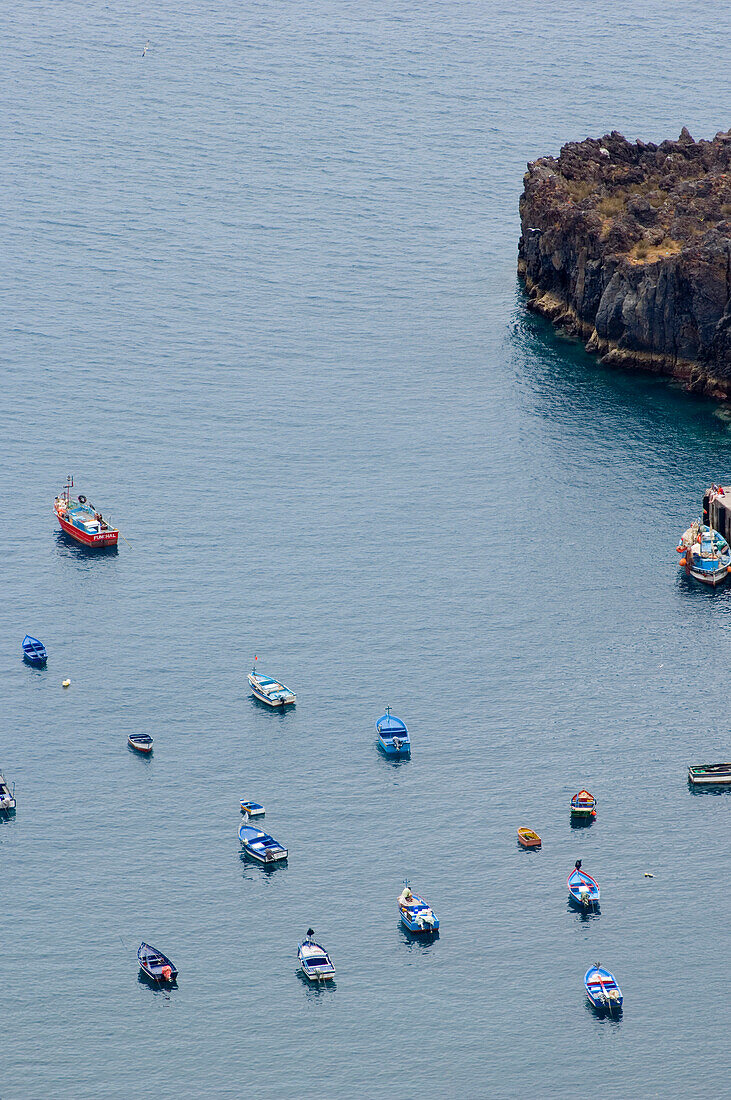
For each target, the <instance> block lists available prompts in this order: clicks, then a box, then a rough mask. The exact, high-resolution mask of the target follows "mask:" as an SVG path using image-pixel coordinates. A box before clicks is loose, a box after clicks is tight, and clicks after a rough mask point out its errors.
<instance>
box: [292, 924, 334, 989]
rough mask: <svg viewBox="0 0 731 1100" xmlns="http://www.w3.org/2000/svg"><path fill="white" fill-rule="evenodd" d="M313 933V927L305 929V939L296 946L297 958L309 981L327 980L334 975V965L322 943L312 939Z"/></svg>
mask: <svg viewBox="0 0 731 1100" xmlns="http://www.w3.org/2000/svg"><path fill="white" fill-rule="evenodd" d="M314 934H315V930H314V928H308V929H307V939H306V940H303V941H302V943H301V944H300V945H299V947H298V948H297V958H298V959H299V961H300V967H301V969H302V973H303V974H304V976H305V977H306V978H309V980H310V981H311V982H325V981H329V980H330V979H331V978H334V977H335V967H334V966H333V962H332V959H331V958H330V956H329V955H328V953H327V951H326V950H325V948H324V947H323V946H322V944H321V943H317V942H316V941H315V940H313V939H312V937H313V936H314Z"/></svg>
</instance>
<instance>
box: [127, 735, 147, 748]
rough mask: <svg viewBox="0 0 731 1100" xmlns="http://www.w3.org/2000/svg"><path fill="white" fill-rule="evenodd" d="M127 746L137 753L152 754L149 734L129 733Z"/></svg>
mask: <svg viewBox="0 0 731 1100" xmlns="http://www.w3.org/2000/svg"><path fill="white" fill-rule="evenodd" d="M127 744H128V745H129V746H130V747H131V748H133V749H137V752H152V738H151V737H150V735H149V733H131V734H130V735H129V737H128V738H127Z"/></svg>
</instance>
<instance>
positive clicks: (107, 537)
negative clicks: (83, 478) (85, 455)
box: [53, 477, 119, 550]
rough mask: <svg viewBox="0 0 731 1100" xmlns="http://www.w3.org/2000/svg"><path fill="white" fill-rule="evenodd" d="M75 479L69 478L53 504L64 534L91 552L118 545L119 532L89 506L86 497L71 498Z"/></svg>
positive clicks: (92, 506)
mask: <svg viewBox="0 0 731 1100" xmlns="http://www.w3.org/2000/svg"><path fill="white" fill-rule="evenodd" d="M73 487H74V479H73V478H72V477H68V478H67V479H66V485H65V486H64V488H63V491H62V493H61V495H60V496H57V497H56V499H55V500H54V502H53V510H54V512H55V513H56V518H57V519H58V522H59V524H60V525H61V530H62V531H63V532H64V534H66V535H69V536H70V537H71V538H72V539H74V540H75V541H76V542H80V543H81V545H82V546H86V547H88V548H89V549H91V550H104V549H106V548H108V547H113V546H116V545H117V540H118V538H119V531H117V530H116V528H114V527H112V526H111V524H109V523H107V521H106V520H105V519H104V517H103V516H102V514H101V512H97V511H96V509H95V508H94V505H93V504H89V502H88V501H87V499H86V497H85V496H79V498H78V500H73V499H72V498H71V490H72V489H73Z"/></svg>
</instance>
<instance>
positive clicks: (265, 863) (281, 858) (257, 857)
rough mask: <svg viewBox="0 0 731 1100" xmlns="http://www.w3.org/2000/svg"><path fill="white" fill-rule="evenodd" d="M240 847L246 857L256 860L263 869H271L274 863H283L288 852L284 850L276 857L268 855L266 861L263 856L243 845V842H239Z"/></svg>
mask: <svg viewBox="0 0 731 1100" xmlns="http://www.w3.org/2000/svg"><path fill="white" fill-rule="evenodd" d="M241 847H242V848H243V849H244V852H245V853H246V855H247V856H249V857H250V858H251V859H254V860H256V862H257V863H261V865H262V866H263V867H273V866H274V864H275V863H285V862H286V861H287V856H288V855H289V852H288V851H287V849H286V848H285V849H284V851H283V852H281V853H279V854H277V855H270V856H269V859H267V858H266V856H265V855H262V854H261V853H260V852H255V851H254V850H253V848H250V847H249V846H248V844H244V842H243V840H242V841H241Z"/></svg>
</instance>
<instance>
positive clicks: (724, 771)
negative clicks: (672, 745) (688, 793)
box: [688, 764, 731, 787]
mask: <svg viewBox="0 0 731 1100" xmlns="http://www.w3.org/2000/svg"><path fill="white" fill-rule="evenodd" d="M688 781H689V782H690V783H692V784H693V786H703V785H705V786H708V787H710V786H713V787H721V786H728V785H729V784H731V764H691V765H690V766H689V768H688Z"/></svg>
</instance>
